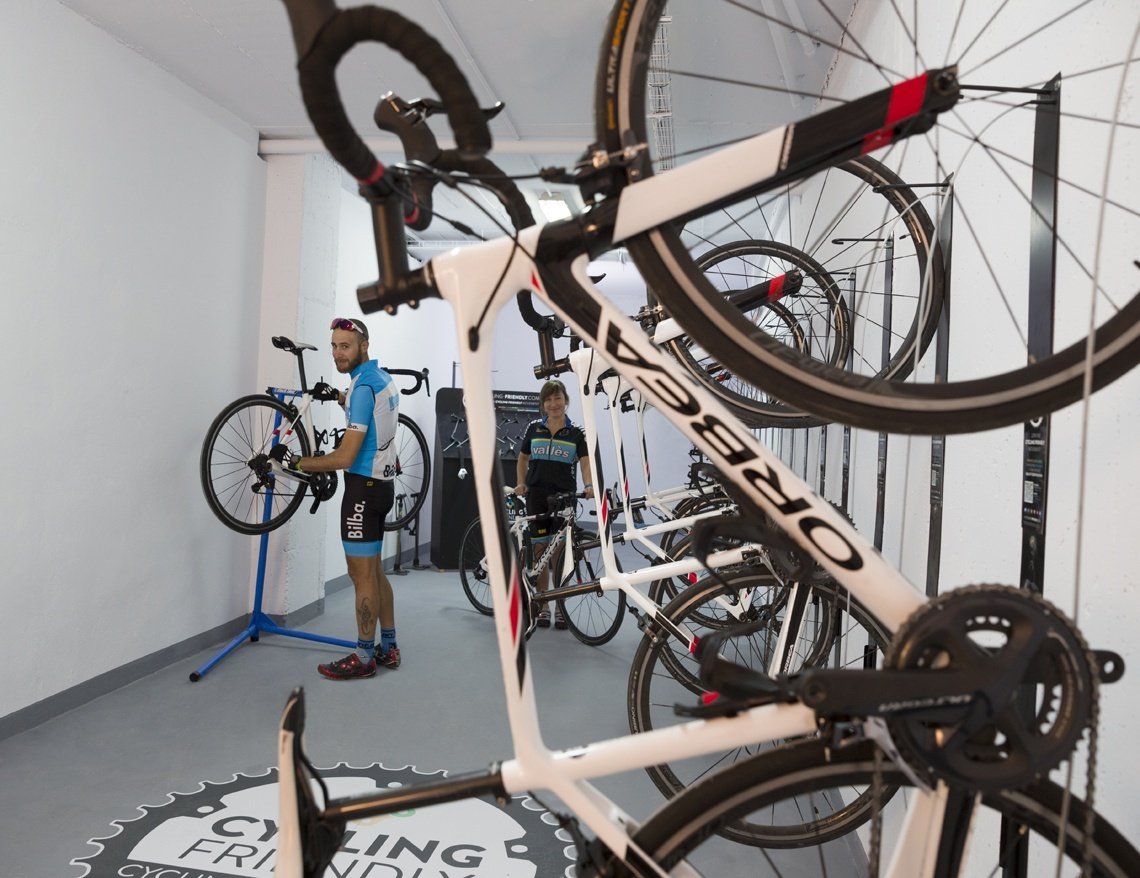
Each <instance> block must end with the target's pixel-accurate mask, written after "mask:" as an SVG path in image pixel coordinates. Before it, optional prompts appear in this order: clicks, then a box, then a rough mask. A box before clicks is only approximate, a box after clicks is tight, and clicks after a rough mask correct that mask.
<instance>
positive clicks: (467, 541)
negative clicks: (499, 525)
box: [459, 518, 494, 616]
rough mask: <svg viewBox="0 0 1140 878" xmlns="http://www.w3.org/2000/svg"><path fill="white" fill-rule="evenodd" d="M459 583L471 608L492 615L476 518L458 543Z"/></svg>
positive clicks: (481, 531) (485, 566)
mask: <svg viewBox="0 0 1140 878" xmlns="http://www.w3.org/2000/svg"><path fill="white" fill-rule="evenodd" d="M459 582H460V584H461V585H462V586H463V593H464V594H465V595H467V600H469V601H471V606H473V607H474V608H475V609H476V610H478V611H479V612H480V613H482V614H483V615H484V616H490V615H492V614H493V613H494V607H493V606H492V604H491V578H490V573H489V572H488V570H487V552H486V550H485V549H484V548H483V526H482V525H481V524H480V523H479V519H478V518H476V519H475V520H474V521H473V522H471V523H470V524H469V525H467V530H465V531H464V532H463V538H462V539H461V540H460V541H459Z"/></svg>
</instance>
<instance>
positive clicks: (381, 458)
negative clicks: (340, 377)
mask: <svg viewBox="0 0 1140 878" xmlns="http://www.w3.org/2000/svg"><path fill="white" fill-rule="evenodd" d="M349 374H351V375H352V383H351V384H350V385H348V392H347V393H346V394H345V395H346V397H347V402H346V404H345V407H344V411H345V416H346V417H347V418H348V429H349V430H358V431H360V432H362V433H364V444H363V445H361V446H360V451H359V452H358V453H357V455H356V459H355V460H354V461H353V462H352V465H351V466H350V467H349V468H348V471H349V472H350V473H356V474H357V475H358V476H364V477H366V478H371V479H392V478H395V477H396V442H395V438H396V425H397V423H398V419H399V416H400V391H399V390H398V389H397V388H396V386H395V384H393V382H392V376H391V375H389V374H388V373H387V372H385V371H384V370H383V369H381V368H380V366H379V365H378V364H377V363H376V361H375V360H369V361H368V362H366V363H361V364H360V365H359V366H357V367H356V368H355V369H353V370H352V372H351V373H349Z"/></svg>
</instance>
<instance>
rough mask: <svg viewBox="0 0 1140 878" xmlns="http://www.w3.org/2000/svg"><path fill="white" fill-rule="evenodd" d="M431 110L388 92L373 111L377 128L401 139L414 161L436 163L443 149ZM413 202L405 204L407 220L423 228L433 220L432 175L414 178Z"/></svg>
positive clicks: (420, 229) (409, 226)
mask: <svg viewBox="0 0 1140 878" xmlns="http://www.w3.org/2000/svg"><path fill="white" fill-rule="evenodd" d="M427 115H428V114H427V112H426V111H421V110H420V109H417V108H416V107H414V106H413V105H411V104H409V103H408V102H407V101H405V100H404V99H403V98H401V97H399V96H398V95H396V94H395V93H394V92H388V93H387V94H385V95H384V96H383V97H381V98H380V101H379V103H377V104H376V112H375V113H373V114H372V119H373V121H375V122H376V127H377V128H379V129H380V130H381V131H388V132H391V133H392V134H395V135H396V136H397V137H398V138H400V144H401V146H403V148H404V156H405V157H406V158H407V160H408V161H411V162H422V163H423V164H425V165H428V166H434V164H435V162H436V160H437V159H439V156H440V154H441V153H442V152H443V150H442V149H440V148H439V144H438V143H437V142H436V139H435V133H434V132H433V131H432V130H431V128H429V127H428V126H427V124H425V122H424V120H425V119H426V118H427ZM408 182H409V184H410V185H411V190H412V197H411V204H405V207H404V222H405V223H406V224H407V226H408V228H410V229H414V230H416V231H423V230H424V229H426V228H427V227H428V226H429V225H431V220H432V208H431V192H432V189H433V188H434V187H435V182H436V181H435V180H434V179H433V178H431V177H418V176H417V177H410V178H408Z"/></svg>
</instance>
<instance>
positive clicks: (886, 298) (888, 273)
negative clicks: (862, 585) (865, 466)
mask: <svg viewBox="0 0 1140 878" xmlns="http://www.w3.org/2000/svg"><path fill="white" fill-rule="evenodd" d="M860 242H867V243H871V244H879V243H883V244H884V249H885V251H886V257H885V265H884V269H883V270H884V274H883V332H882V336H883V340H882V346H881V348H882V355H881V366H880V368H881V369H883V370H886V368H887V366H888V365H890V362H891V318H892V313H893V304H892V302H891V298H892V295H893V293H894V284H895V236H894V233H893V232H892V233H891V234H889V235H887V236H886V237H885V238H834V239H832V242H831V243H832V244H857V243H860ZM848 279H849V280H850V281H851V289H850V297H849V303H850V306H849V309H848V310H849V311H850V313H851V314H852V315H854V314H855V272H851V274H849V275H848ZM852 321H854V316H852ZM843 443H844V449H843V458H844V466H845V468H844V473H843V508H844V510H845V511H847V513H848V514H850V510H847V471H846V463H847V457H848V453H849V451H850V443H851V431H850V428H847V429H845V430H844V433H843ZM876 473H877V478H876V483H877V484H876V490H875V548H876V549H880V550H881V549H882V548H883V523H884V521H885V519H886V505H887V434H886V433H880V434H879V455H878V464H877V470H876Z"/></svg>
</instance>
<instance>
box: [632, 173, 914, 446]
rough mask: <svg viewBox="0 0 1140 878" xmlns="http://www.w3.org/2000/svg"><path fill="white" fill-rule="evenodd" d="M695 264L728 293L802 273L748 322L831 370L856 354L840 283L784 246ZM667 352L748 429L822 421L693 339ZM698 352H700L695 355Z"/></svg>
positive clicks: (748, 246)
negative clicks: (794, 288) (793, 289)
mask: <svg viewBox="0 0 1140 878" xmlns="http://www.w3.org/2000/svg"><path fill="white" fill-rule="evenodd" d="M891 191H892V192H893V191H894V190H891ZM695 263H696V267H697V268H698V269H700V270H701V271H702V272H704V273H705V274H706V275H707V276H710V277H711V278H712V279H713V280H715V287H716V289H717V290H719V291H721V293H722V294H727V293H730V292H732V291H733V290H734V289H736V287H734V286H733V284H734V283H744V284H751V283H753V282H755V280H756V279H757V278H759V279H763V280H768V279H771V277H773V276H775V275H778V274H786V273H787V272H788V271H789V270H791V269H797V270H798V271H799V272H800V274H801V275H802V276H803V283H802V286H801V287H800V289H799V292H797V293H796V294H794V295H792V296H789V297H786V298H784V299H781V300H779V301H771V302H764V303H762V304H760V305H759V306H756V307H754V308H752V309H751V310H750V311H741V313H742V314H748V315H749V316H748V317H747V319H748V320H749V321H750V322H751V323H753V324H755V325H756V329H757V331H760V332H764V333H766V334H767V335H769V336H770V337H772V338H773V339H774V340H775V341H778V342H779V343H781V344H784V345H787V346H788V347H790V348H792V349H794V350H796V351H797V352H799V353H800V354H803V355H805V356H812V357H814V358H816V359H821V360H823V361H824V362H825V363H827V364H828V365H829V366H832V367H835V368H840V369H841V368H843V367H844V365H845V364H846V362H847V358H848V357H849V356H850V355H851V347H852V339H851V317H850V315H849V313H848V308H847V304H846V302H845V301H844V299H843V295H842V293H841V291H840V288H839V284H838V283H837V282H836V281H835V279H834V278H833V277H832V276H831V275H830V274H829V273H828V271H827V270H826V269H825V268H824V267H823V266H822V265H820V264H819V263H818V262H817V261H816V260H815V259H813V258H812V257H811V256H809V255H808V254H807V253H804V252H802V251H800V250H798V249H796V248H794V247H792V246H790V245H788V244H783V243H780V242H778V241H765V240H756V239H752V240H743V241H732V242H730V243H728V244H721V245H718V246H716V247H713V248H712V249H710V250H707V251H706V252H704V253H702V254H700V255H699V256H697V257H696V260H695ZM647 298H648V302H649V306H650V307H653V306H655V305H656V304H658V297H657V296H655V295H654V293H653V290H652V288H650V289H649V290H648V291H647ZM785 303H787V304H785ZM666 310H667V309H666ZM766 315H770V316H766ZM935 316H937V315H935ZM936 326H937V322H936V320H935V321H931V329H930V332H931V333H933V331H934V328H935V327H936ZM913 334H914V328H913V327H912V330H911V335H912V336H913ZM927 341H929V337H927ZM912 347H913V345H912ZM663 348H664V350H665V351H666V352H668V353H669V354H670V356H672V357H673V359H675V360H676V361H677V362H678V363H680V364H681V366H683V367H684V369H685V371H686V372H688V373H689V375H691V376H692V377H693V378H694V379H696V381H697V382H698V383H699V384H700V385H702V386H703V387H705V388H706V389H707V390H710V391H712V392H713V394H714V395H716V396H717V397H719V398H720V400H721V402H723V403H724V404H725V405H726V406H727V407H728V409H729V410H730V411H731V412H732V413H733V414H734V415H736V416H737V417H738V418H740V419H741V420H742V421H743V422H744V423H746V424H748V425H749V426H753V427H763V426H781V427H794V426H799V425H801V424H809V423H816V422H817V419H814V418H811V417H809V416H805V415H802V414H801V413H799V412H791V411H789V410H788V408H787V406H785V405H784V404H783V403H781V402H780V401H779V400H776V399H773V398H771V397H770V396H769V395H768V394H767V393H765V392H764V391H763V390H762V389H761V388H759V387H757V386H755V385H753V384H751V383H749V381H748V380H747V379H746V378H743V377H742V376H740V375H737V374H734V373H732V372H731V371H729V370H727V369H725V368H724V367H723V365H722V364H721V363H720V362H719V360H718V359H717V356H716V355H715V354H713V353H710V352H708V351H705V350H704V349H703V348H701V347H700V345H699V344H698V343H696V342H695V340H694V339H693V338H691V337H690V336H688V335H682V336H678V337H677V338H673V339H670V340H669V341H668V342H666V343H665V344H664V345H663ZM694 349H696V350H697V351H699V353H698V354H694ZM713 350H715V349H713ZM896 360H898V361H899V362H901V364H903V365H909V363H910V361H909V360H907V359H905V357H904V356H903V355H902V353H901V351H900V353H899V355H897V356H896Z"/></svg>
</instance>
